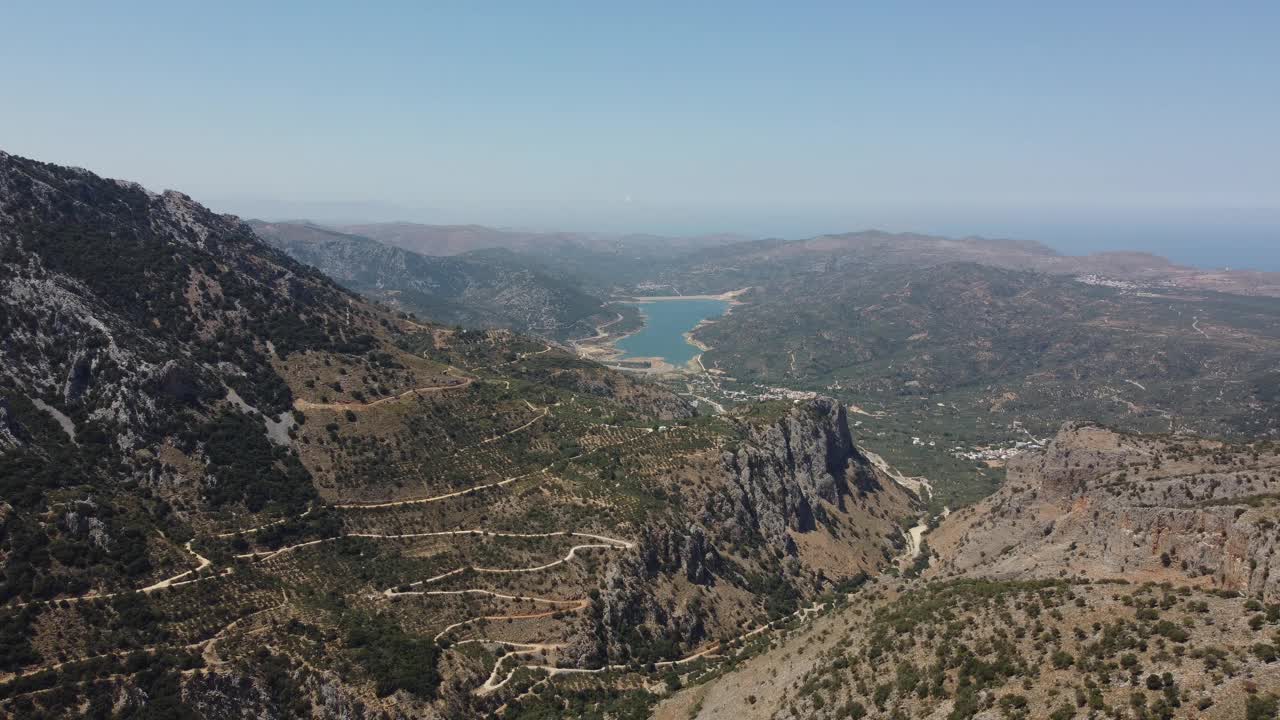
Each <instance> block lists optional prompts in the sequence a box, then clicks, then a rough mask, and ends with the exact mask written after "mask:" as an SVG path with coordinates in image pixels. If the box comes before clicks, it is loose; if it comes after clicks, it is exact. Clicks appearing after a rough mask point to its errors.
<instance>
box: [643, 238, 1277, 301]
mask: <svg viewBox="0 0 1280 720" xmlns="http://www.w3.org/2000/svg"><path fill="white" fill-rule="evenodd" d="M957 262H970V263H977V264H980V265H987V266H990V267H998V268H1005V269H1009V270H1030V271H1036V272H1042V273H1048V274H1052V275H1066V276H1072V277H1074V276H1080V275H1094V274H1096V275H1101V276H1105V277H1107V278H1111V279H1117V280H1129V281H1138V282H1145V283H1163V284H1165V285H1167V286H1169V287H1176V288H1180V289H1184V290H1191V291H1207V290H1212V291H1218V292H1228V293H1235V294H1242V295H1268V296H1273V297H1280V273H1264V272H1253V271H1216V270H1199V269H1195V268H1188V267H1182V266H1179V265H1175V264H1173V263H1171V262H1169V261H1168V260H1167V259H1165V258H1162V257H1159V256H1157V255H1152V254H1149V253H1141V252H1105V253H1094V254H1091V255H1081V256H1074V255H1061V254H1059V253H1057V252H1055V251H1054V250H1052V249H1050V248H1049V247H1047V246H1044V245H1041V244H1039V243H1036V242H1030V241H1019V240H998V239H989V238H980V237H970V238H947V237H939V236H933V235H920V234H916V233H889V232H883V231H880V230H866V231H862V232H853V233H843V234H834V235H821V236H818V237H814V238H808V239H804V240H759V241H752V242H738V243H732V244H728V245H721V246H715V247H706V248H700V249H695V250H692V251H690V252H688V253H686V254H683V255H681V256H679V257H678V258H676V259H674V260H672V261H670V262H668V263H666V264H665V265H662V266H660V267H658V268H656V271H655V272H653V277H652V278H651V281H652V282H657V283H662V284H666V285H669V286H671V287H674V288H679V289H681V290H682V291H683V292H686V293H695V292H723V291H725V290H731V289H736V288H740V287H745V286H748V285H760V284H767V283H770V282H777V281H782V280H786V279H788V278H792V277H796V276H799V275H805V274H810V273H826V272H841V273H858V272H862V273H867V274H872V273H876V272H881V271H884V270H890V269H907V268H924V267H929V266H932V265H939V264H943V263H957Z"/></svg>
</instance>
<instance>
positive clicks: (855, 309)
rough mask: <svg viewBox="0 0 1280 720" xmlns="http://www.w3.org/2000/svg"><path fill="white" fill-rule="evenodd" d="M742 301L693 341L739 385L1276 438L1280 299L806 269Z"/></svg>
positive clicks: (966, 273) (1034, 419) (1050, 420)
mask: <svg viewBox="0 0 1280 720" xmlns="http://www.w3.org/2000/svg"><path fill="white" fill-rule="evenodd" d="M745 297H746V300H747V302H746V304H744V305H741V306H738V307H736V308H734V311H733V312H732V313H731V314H730V315H728V316H727V317H725V318H723V319H722V320H720V321H719V322H717V323H715V324H712V325H709V326H707V327H705V328H702V329H700V330H699V331H697V333H696V335H697V337H698V338H699V339H700V340H702V341H703V342H706V343H707V344H708V345H710V346H711V347H712V348H713V349H712V350H711V351H710V352H708V353H706V354H705V355H704V357H703V362H704V364H707V365H708V366H711V367H718V368H721V369H723V370H725V371H726V372H728V373H729V374H730V375H732V376H734V377H736V378H738V379H740V380H742V381H747V382H763V383H766V384H771V385H785V386H788V387H801V388H813V389H823V388H826V387H827V386H829V385H832V384H838V385H839V386H840V387H841V388H843V389H844V391H845V392H846V393H848V395H849V397H851V398H853V399H855V401H856V402H859V403H866V402H876V403H888V404H890V405H893V406H894V407H896V408H898V409H899V411H901V412H903V413H909V414H915V413H919V412H921V411H920V410H919V407H920V406H921V405H922V402H921V401H923V400H927V401H928V402H927V405H928V406H936V404H937V403H940V402H943V403H947V404H948V405H951V404H955V405H956V406H957V407H958V408H960V409H961V410H962V411H963V412H964V413H965V414H966V416H975V417H979V418H983V419H984V421H990V420H999V419H1001V418H1011V419H1017V420H1019V421H1021V422H1023V423H1030V424H1032V425H1033V426H1034V427H1037V428H1039V429H1040V430H1042V431H1047V430H1050V429H1052V428H1054V427H1056V426H1057V425H1058V424H1059V423H1061V422H1062V421H1063V420H1065V419H1071V418H1075V419H1095V420H1106V421H1107V422H1112V423H1116V424H1117V425H1120V426H1123V427H1129V428H1133V429H1145V430H1154V431H1167V430H1171V429H1177V428H1190V429H1193V430H1196V431H1199V432H1202V433H1211V434H1233V435H1246V436H1251V435H1264V434H1274V433H1277V432H1280V413H1278V412H1277V410H1276V406H1275V404H1274V403H1273V402H1272V401H1271V399H1270V398H1273V397H1274V396H1275V393H1276V388H1277V387H1280V373H1277V372H1276V359H1277V358H1280V299H1274V298H1269V297H1256V298H1252V297H1244V296H1236V295H1226V294H1220V293H1212V292H1207V293H1205V292H1202V293H1198V294H1194V295H1193V294H1189V293H1186V292H1182V291H1174V290H1169V289H1160V288H1153V289H1148V290H1142V289H1139V288H1136V287H1129V288H1126V287H1110V286H1106V285H1098V284H1089V283H1086V282H1080V281H1077V280H1075V279H1073V278H1069V277H1063V276H1059V275H1052V274H1048V273H1043V272H1030V271H1025V270H1008V269H1002V268H997V267H991V266H987V265H978V264H975V263H946V264H940V265H933V266H930V267H924V268H895V269H889V268H886V269H882V270H879V271H877V272H870V271H868V270H867V269H866V268H865V267H862V266H853V267H846V268H819V269H815V270H814V271H813V272H810V273H805V274H798V275H796V276H794V277H788V278H784V279H779V280H777V281H774V282H771V283H769V284H766V285H764V286H761V287H759V288H758V289H756V290H753V291H752V292H751V293H750V294H749V295H747V296H745ZM947 412H954V411H952V410H948V411H947ZM958 422H959V421H957V423H958ZM1001 422H1002V424H1003V423H1005V422H1008V421H1007V420H1004V421H1001ZM982 424H985V422H984V423H982Z"/></svg>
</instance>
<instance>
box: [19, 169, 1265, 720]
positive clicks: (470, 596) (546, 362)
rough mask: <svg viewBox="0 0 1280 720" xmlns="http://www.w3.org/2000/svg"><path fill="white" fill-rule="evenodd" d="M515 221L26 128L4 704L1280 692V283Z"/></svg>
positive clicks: (1016, 250) (992, 255)
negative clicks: (555, 230)
mask: <svg viewBox="0 0 1280 720" xmlns="http://www.w3.org/2000/svg"><path fill="white" fill-rule="evenodd" d="M516 235H519V234H518V233H516V234H513V235H512V236H508V235H503V234H501V233H496V234H495V232H494V231H489V230H486V229H479V228H464V229H445V230H439V229H425V230H424V229H422V228H421V227H417V226H414V227H406V226H403V225H398V226H374V227H361V228H337V229H332V228H323V227H318V226H314V225H310V224H305V223H262V222H253V223H246V222H243V221H241V220H240V219H239V218H235V217H232V216H226V215H219V214H216V213H213V212H211V211H209V210H208V209H206V208H205V207H203V206H202V205H200V204H199V203H198V202H196V201H195V200H193V199H192V198H190V197H188V196H186V195H184V194H182V193H180V192H175V191H166V192H163V193H153V192H150V191H148V190H146V189H145V188H143V187H141V186H139V185H137V184H134V183H129V182H124V181H118V180H112V179H107V178H102V177H99V176H97V175H95V174H93V173H91V172H89V171H86V170H82V169H78V168H71V167H62V166H56V165H50V164H46V163H41V162H38V161H34V160H29V159H25V158H21V157H17V156H13V155H9V154H5V153H0V329H2V330H3V334H2V338H3V339H2V341H0V367H3V368H4V373H3V375H2V376H0V714H3V715H5V716H12V717H24V718H25V717H80V716H85V717H138V718H144V717H145V718H170V717H172V718H187V717H209V718H223V717H257V718H285V717H314V718H344V719H355V718H409V717H426V718H442V719H443V718H462V717H492V716H498V717H503V718H508V719H511V718H515V719H523V720H533V719H536V718H550V717H587V718H644V717H658V718H671V719H680V720H684V719H686V718H728V717H735V718H756V717H759V718H778V719H779V720H782V719H791V718H811V717H813V718H825V717H830V718H859V717H885V718H905V717H920V718H948V719H953V718H954V719H956V720H960V719H963V718H1032V717H1051V718H1057V719H1059V720H1065V719H1066V718H1072V717H1081V718H1083V717H1132V718H1139V717H1161V718H1163V717H1211V718H1212V717H1222V718H1226V717H1248V718H1262V717H1274V716H1275V715H1276V711H1277V705H1280V699H1278V698H1280V673H1276V672H1275V669H1276V668H1277V667H1280V665H1277V663H1280V650H1278V649H1277V648H1280V596H1278V593H1280V590H1278V589H1277V581H1276V574H1275V571H1274V570H1275V565H1276V562H1277V560H1276V550H1277V547H1278V546H1280V536H1278V535H1277V533H1278V532H1280V503H1278V500H1280V476H1278V475H1277V468H1278V467H1280V463H1278V462H1277V457H1278V454H1280V450H1278V448H1277V444H1276V440H1275V436H1276V433H1277V415H1276V411H1275V407H1276V400H1277V397H1278V396H1277V390H1276V388H1277V387H1280V381H1278V380H1277V378H1276V362H1277V357H1278V354H1277V350H1278V348H1277V342H1280V338H1277V336H1276V333H1277V328H1280V323H1278V322H1276V319H1277V318H1276V314H1277V312H1280V310H1277V305H1276V303H1277V302H1280V301H1278V300H1276V298H1274V297H1273V294H1274V287H1275V285H1274V283H1273V280H1272V279H1271V278H1269V276H1264V275H1257V274H1235V273H1207V272H1203V271H1194V270H1190V269H1186V268H1178V267H1176V266H1172V265H1169V264H1167V263H1162V262H1161V261H1159V260H1158V259H1156V258H1151V257H1148V256H1140V255H1107V256H1090V257H1087V258H1066V257H1063V256H1059V255H1056V254H1055V253H1053V252H1052V251H1050V250H1048V249H1046V248H1044V247H1042V246H1038V245H1035V244H1032V243H1018V242H1008V241H989V240H982V239H965V240H948V239H945V238H933V237H928V236H914V235H912V236H892V235H888V234H884V233H877V232H868V233H856V234H850V235H840V236H828V237H823V238H815V239H810V240H803V241H736V240H734V239H730V238H714V239H705V238H704V239H698V240H690V241H675V240H672V241H670V242H657V241H655V242H649V241H644V240H640V239H636V238H630V239H628V238H623V239H618V238H604V239H600V238H594V237H587V238H584V237H580V236H566V237H565V238H564V239H563V241H551V242H548V239H547V237H543V236H537V237H533V236H523V237H515V236H516ZM429 238H436V239H435V240H429ZM487 243H492V245H488V244H487ZM747 288H749V289H747ZM730 289H731V290H744V292H742V293H740V294H739V295H737V296H736V300H737V302H738V304H736V305H734V306H733V309H732V312H730V313H729V315H727V316H725V317H724V318H721V319H719V320H717V321H716V322H714V323H710V324H706V325H704V326H702V327H701V328H699V329H698V330H697V331H695V333H694V335H695V337H696V338H697V339H699V340H700V341H703V342H705V343H706V344H707V345H708V346H709V348H710V349H708V350H705V351H704V353H703V358H702V363H703V365H704V366H705V367H706V368H707V370H706V372H701V373H694V374H681V375H677V376H673V377H665V378H664V377H652V376H648V375H644V374H639V373H626V372H621V371H619V370H617V369H615V368H611V367H606V366H604V365H601V364H599V363H596V362H592V361H589V360H586V359H583V358H581V357H578V356H577V355H576V354H575V353H574V352H572V351H570V350H569V349H567V348H566V347H565V346H564V345H562V344H561V341H562V340H566V339H571V338H573V337H580V336H582V335H584V334H595V333H596V332H598V331H597V327H598V326H599V325H602V324H604V323H607V322H610V321H612V320H613V319H614V317H615V312H614V310H613V307H614V306H611V305H607V304H606V303H607V302H608V301H610V300H612V299H613V298H614V297H619V296H631V295H637V294H640V295H643V294H656V293H663V294H666V293H683V294H692V293H695V292H722V291H724V290H730ZM704 392H705V393H712V394H713V395H714V397H713V398H711V399H712V400H713V403H714V405H716V406H718V411H717V412H713V413H712V412H700V409H703V408H706V407H707V406H708V404H709V403H706V402H705V398H704V400H699V403H700V404H699V405H695V404H694V403H693V402H692V401H691V400H690V398H691V397H693V399H698V398H697V396H698V395H700V394H702V393H704ZM752 393H755V394H754V395H753V394H752ZM779 397H781V398H782V399H778V398H779ZM1010 438H1020V440H1019V442H1018V443H1017V444H1016V445H1015V444H1013V443H1012V442H1011V441H1010ZM1021 438H1025V439H1021ZM935 440H937V441H939V442H941V443H942V444H941V446H935V445H934V441H935ZM1000 443H1009V444H1008V445H1007V446H1005V445H1001V446H1000V447H999V448H995V450H998V451H999V454H995V455H993V454H990V452H992V451H993V448H992V447H989V446H991V445H996V444H1000ZM975 446H981V447H978V448H977V449H975ZM904 471H905V472H904Z"/></svg>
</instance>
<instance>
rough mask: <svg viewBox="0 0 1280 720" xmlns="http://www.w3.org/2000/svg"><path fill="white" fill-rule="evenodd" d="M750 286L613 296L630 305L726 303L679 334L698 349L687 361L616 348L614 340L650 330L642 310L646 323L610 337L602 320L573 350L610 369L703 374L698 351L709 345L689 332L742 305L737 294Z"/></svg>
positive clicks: (650, 327)
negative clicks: (697, 292) (721, 290)
mask: <svg viewBox="0 0 1280 720" xmlns="http://www.w3.org/2000/svg"><path fill="white" fill-rule="evenodd" d="M750 289H751V288H749V287H747V288H741V289H739V290H731V291H728V292H725V293H720V294H718V295H656V296H639V297H634V298H614V299H612V300H611V302H625V303H628V304H634V305H644V304H650V303H667V302H677V301H686V302H687V301H717V302H724V303H726V306H725V308H724V310H723V311H722V312H721V313H719V314H718V315H716V317H715V318H709V317H703V318H700V319H699V320H698V321H697V323H696V324H695V325H694V326H693V327H692V328H690V329H688V330H686V331H684V332H682V333H681V334H680V335H681V338H682V339H683V341H684V344H686V345H688V346H689V347H691V348H694V349H695V350H697V351H698V352H697V353H696V354H694V355H693V356H692V357H690V358H689V359H688V360H686V361H683V362H681V363H680V364H676V363H674V362H672V361H671V360H670V359H669V358H666V357H663V356H661V355H653V354H643V355H642V354H639V353H637V354H634V355H628V351H627V349H625V348H620V347H618V343H620V342H622V341H623V340H626V339H627V338H630V337H632V336H634V335H636V334H638V333H641V332H643V331H645V330H647V329H652V325H651V323H650V322H649V321H648V317H649V315H648V313H643V312H642V315H643V316H644V317H645V318H646V322H645V324H644V325H643V326H641V327H639V328H636V329H634V330H631V331H630V332H627V333H621V334H619V335H617V336H610V335H609V334H608V333H605V332H604V327H606V326H607V325H609V324H611V323H606V324H605V325H603V326H599V327H598V328H597V335H596V336H595V337H592V338H588V339H587V340H584V341H578V342H575V343H574V349H575V350H576V351H577V353H578V355H579V357H582V358H584V359H588V360H594V361H596V362H600V363H603V364H605V365H608V366H609V367H611V368H614V369H617V370H623V371H627V372H635V373H642V374H653V375H668V374H670V375H688V374H704V373H706V369H705V368H704V367H703V366H702V363H701V358H702V354H703V353H705V352H707V351H708V350H710V349H711V348H710V347H709V346H708V345H706V344H705V343H703V342H701V341H699V340H697V339H696V338H694V337H693V333H695V332H697V331H698V330H699V329H700V328H703V327H705V326H707V325H710V324H712V323H714V322H716V320H718V319H719V318H720V317H723V316H725V315H728V314H729V313H731V312H733V306H735V305H742V304H743V301H742V300H739V299H738V296H740V295H742V294H743V293H745V292H747V291H748V290H750ZM615 322H616V321H615Z"/></svg>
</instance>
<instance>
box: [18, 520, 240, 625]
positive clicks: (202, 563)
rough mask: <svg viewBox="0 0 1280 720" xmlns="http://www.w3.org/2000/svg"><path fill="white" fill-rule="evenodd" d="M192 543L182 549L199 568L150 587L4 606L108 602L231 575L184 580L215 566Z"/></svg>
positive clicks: (185, 571) (225, 571) (229, 569)
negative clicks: (93, 601) (113, 599)
mask: <svg viewBox="0 0 1280 720" xmlns="http://www.w3.org/2000/svg"><path fill="white" fill-rule="evenodd" d="M160 536H161V537H164V533H160ZM192 542H193V541H192V540H188V541H187V542H186V543H184V544H183V546H182V547H183V548H184V549H186V551H187V552H189V553H191V554H192V555H193V556H195V558H196V561H197V562H198V563H199V565H198V566H197V567H194V568H192V569H190V570H184V571H182V572H180V573H178V574H177V575H174V576H172V577H167V578H165V579H163V580H160V581H158V582H155V583H152V584H150V585H148V586H146V587H143V588H138V589H136V590H121V591H119V592H111V593H90V594H88V595H77V596H75V597H66V598H56V599H54V600H49V601H46V600H31V601H29V602H23V603H14V604H12V605H6V606H4V607H8V608H24V607H28V606H30V605H43V604H44V603H46V602H69V603H77V602H84V601H87V600H108V599H110V598H114V597H120V596H122V595H129V594H132V593H135V592H138V593H142V594H144V595H149V594H151V593H153V592H155V591H157V590H163V589H165V588H170V587H179V586H182V585H190V584H192V583H196V582H200V581H201V580H209V579H211V578H215V577H220V576H222V575H229V574H231V568H227V569H226V570H224V571H223V572H221V573H219V574H218V575H209V576H206V577H202V578H194V579H191V580H182V578H184V577H187V576H188V575H195V574H197V573H199V572H200V571H201V570H204V569H205V568H207V567H209V566H210V565H213V562H212V561H211V560H209V558H207V557H204V556H203V555H201V554H200V553H198V552H196V551H195V550H192V549H191V543H192Z"/></svg>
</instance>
